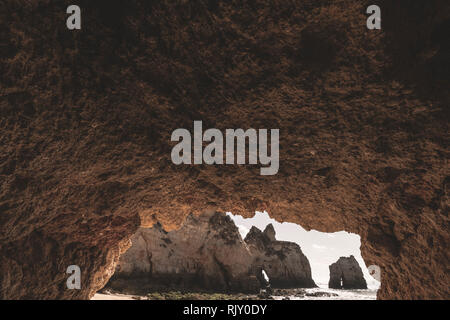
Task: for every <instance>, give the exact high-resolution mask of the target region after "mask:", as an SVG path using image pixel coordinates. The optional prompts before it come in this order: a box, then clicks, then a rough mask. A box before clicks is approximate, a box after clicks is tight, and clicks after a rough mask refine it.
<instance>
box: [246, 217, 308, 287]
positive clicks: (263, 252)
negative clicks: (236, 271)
mask: <svg viewBox="0 0 450 320" xmlns="http://www.w3.org/2000/svg"><path fill="white" fill-rule="evenodd" d="M245 242H246V243H247V245H248V247H249V250H250V252H251V254H252V256H253V264H254V266H255V268H256V269H258V270H264V271H266V273H267V276H268V277H269V280H270V285H271V286H272V287H273V288H313V287H316V284H315V283H314V281H313V280H312V278H311V266H310V265H309V261H308V259H307V258H306V256H305V255H304V254H303V252H302V250H301V249H300V246H299V245H298V244H296V243H293V242H288V241H277V240H276V239H275V230H274V228H273V225H272V224H269V225H267V227H266V229H265V230H264V232H261V230H259V229H258V228H256V227H252V228H251V229H250V231H249V233H248V234H247V236H246V237H245Z"/></svg>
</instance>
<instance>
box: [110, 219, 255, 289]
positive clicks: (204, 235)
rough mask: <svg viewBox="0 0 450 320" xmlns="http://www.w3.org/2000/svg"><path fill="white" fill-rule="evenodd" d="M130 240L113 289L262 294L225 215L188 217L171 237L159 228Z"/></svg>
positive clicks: (142, 231) (244, 248) (248, 258)
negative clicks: (130, 244) (130, 242)
mask: <svg viewBox="0 0 450 320" xmlns="http://www.w3.org/2000/svg"><path fill="white" fill-rule="evenodd" d="M131 241H132V246H131V248H130V249H129V250H128V251H127V252H126V253H125V254H123V255H122V256H121V258H120V261H119V263H118V265H117V268H116V272H115V274H114V276H113V278H112V279H111V281H110V282H109V284H108V286H109V287H111V288H113V289H125V290H127V289H128V290H135V291H136V290H141V291H142V292H144V293H147V292H148V291H152V290H198V291H214V292H243V293H257V292H259V288H260V285H259V282H258V279H257V277H256V275H255V274H254V273H252V269H251V268H250V267H251V262H252V256H251V254H250V252H249V250H248V248H247V246H246V245H245V243H244V241H243V240H242V238H241V236H240V234H239V231H238V229H237V227H236V225H235V224H234V222H233V221H232V220H231V219H230V218H229V217H228V216H226V215H225V214H224V213H218V212H210V213H206V214H204V215H201V216H199V217H195V216H192V215H190V216H188V217H187V219H186V221H185V223H184V224H183V226H182V227H181V228H180V229H178V230H174V231H170V232H166V231H165V230H164V229H163V228H162V227H161V225H159V224H157V225H156V226H154V227H153V228H140V229H139V230H138V232H137V233H136V234H135V235H134V236H133V237H132V238H131Z"/></svg>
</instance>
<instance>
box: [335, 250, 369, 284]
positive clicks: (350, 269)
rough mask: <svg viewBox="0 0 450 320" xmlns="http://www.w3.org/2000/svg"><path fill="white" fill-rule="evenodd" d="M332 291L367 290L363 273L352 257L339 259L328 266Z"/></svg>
mask: <svg viewBox="0 0 450 320" xmlns="http://www.w3.org/2000/svg"><path fill="white" fill-rule="evenodd" d="M328 287H329V288H332V289H367V283H366V280H365V279H364V275H363V272H362V270H361V267H360V266H359V264H358V262H357V261H356V259H355V257H354V256H350V257H341V258H339V260H338V261H336V262H335V263H333V264H332V265H330V281H329V283H328Z"/></svg>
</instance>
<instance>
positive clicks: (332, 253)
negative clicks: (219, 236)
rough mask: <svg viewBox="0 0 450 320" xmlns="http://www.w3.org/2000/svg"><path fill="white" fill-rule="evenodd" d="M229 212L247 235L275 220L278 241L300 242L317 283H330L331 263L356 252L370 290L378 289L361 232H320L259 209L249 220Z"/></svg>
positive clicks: (355, 254)
mask: <svg viewBox="0 0 450 320" xmlns="http://www.w3.org/2000/svg"><path fill="white" fill-rule="evenodd" d="M228 215H229V216H230V217H231V218H232V219H233V221H234V222H235V224H236V226H237V227H238V228H239V231H240V233H241V235H242V237H243V238H244V237H245V235H246V234H247V232H248V231H249V230H250V228H251V227H252V226H255V227H257V228H258V229H260V230H261V231H262V230H264V228H265V227H266V226H267V225H268V224H269V223H272V224H273V226H274V228H275V232H276V239H277V240H284V241H291V242H295V243H297V244H298V245H299V246H300V247H301V249H302V252H303V254H304V255H305V256H306V257H307V258H308V260H309V263H310V265H311V271H312V277H313V279H314V281H315V282H316V283H317V284H328V280H329V277H330V271H329V268H328V266H329V265H330V264H332V263H334V262H336V261H337V260H338V259H339V258H340V257H344V256H345V257H348V256H350V255H353V256H354V257H355V258H356V260H357V261H358V263H359V265H360V267H361V269H362V270H363V273H364V278H365V279H366V281H367V285H368V287H369V288H370V289H377V288H378V287H379V282H378V281H376V280H375V279H373V278H372V277H371V276H370V275H369V272H368V270H367V267H366V265H365V263H364V260H363V259H362V257H361V251H360V246H361V241H360V237H359V235H357V234H354V233H349V232H345V231H340V232H335V233H325V232H318V231H306V230H305V229H303V228H302V227H301V226H299V225H297V224H295V223H279V222H277V221H275V220H274V219H272V218H270V217H269V215H268V214H267V212H256V214H255V216H254V217H253V218H250V219H245V218H243V217H242V216H238V215H236V216H234V215H232V214H231V213H228Z"/></svg>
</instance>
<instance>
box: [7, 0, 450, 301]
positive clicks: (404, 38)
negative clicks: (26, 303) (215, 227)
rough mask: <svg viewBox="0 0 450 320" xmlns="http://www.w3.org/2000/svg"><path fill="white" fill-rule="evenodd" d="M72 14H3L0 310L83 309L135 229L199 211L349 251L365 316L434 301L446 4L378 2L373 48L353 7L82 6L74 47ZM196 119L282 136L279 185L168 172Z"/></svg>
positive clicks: (442, 191)
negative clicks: (338, 243) (70, 269)
mask: <svg viewBox="0 0 450 320" xmlns="http://www.w3.org/2000/svg"><path fill="white" fill-rule="evenodd" d="M69 4H72V1H64V0H34V1H29V0H2V1H1V2H0V133H1V134H0V288H1V290H0V297H1V298H4V299H8V298H66V299H69V298H88V297H89V296H90V295H91V294H92V293H93V292H94V291H95V289H96V288H98V287H100V286H101V285H102V284H103V283H104V282H105V281H106V279H107V277H108V275H109V274H110V270H111V269H112V267H113V264H114V261H115V260H116V258H117V255H118V253H119V252H120V250H121V247H122V246H125V243H127V240H128V239H129V238H130V237H131V236H132V235H133V234H134V233H135V232H136V230H137V228H138V226H139V217H140V221H141V224H142V225H143V226H146V225H151V224H153V223H154V222H156V221H159V222H160V223H161V224H162V225H163V226H164V228H165V229H167V230H172V229H174V228H178V227H180V226H181V224H182V222H183V221H184V220H185V218H186V216H187V215H188V214H189V213H194V214H195V215H198V214H199V213H201V212H203V211H205V210H207V209H208V208H215V209H217V210H219V211H232V212H233V213H235V214H241V215H244V216H246V217H249V216H252V215H253V214H254V211H255V210H256V209H258V210H267V211H268V212H269V214H270V215H271V216H272V217H273V218H275V219H277V220H278V221H289V222H294V223H298V224H300V225H301V226H302V227H304V228H306V229H312V228H313V229H317V230H319V231H324V232H334V231H339V230H346V231H349V232H354V233H357V234H359V235H360V236H361V242H362V248H361V249H362V255H363V258H364V260H365V262H366V263H367V264H376V265H379V266H380V267H381V270H382V274H381V277H382V285H381V289H380V290H379V291H378V297H379V298H382V299H407V298H416V299H417V298H439V299H448V298H449V297H450V294H449V293H450V292H449V285H448V284H449V283H450V279H449V273H448V265H449V260H450V259H449V252H450V251H449V247H448V246H449V243H450V239H449V232H448V230H449V221H448V212H449V201H450V195H449V192H450V166H449V163H448V159H449V150H448V146H449V144H450V141H449V132H450V130H449V126H448V124H449V121H448V119H449V110H450V109H449V107H448V106H449V96H448V88H449V74H450V72H449V66H450V61H449V59H448V57H449V42H448V34H449V19H448V17H449V7H450V3H449V2H448V1H447V0H429V1H417V2H416V1H414V2H411V1H407V0H399V1H391V0H380V1H378V2H377V4H378V5H379V6H380V7H381V8H382V15H383V16H382V23H383V26H382V28H383V29H382V30H381V31H373V30H367V29H366V27H365V24H366V15H365V9H366V7H367V6H368V5H369V4H372V3H371V2H369V1H357V0H306V1H285V0H270V1H269V0H253V1H247V2H242V1H209V0H190V1H182V0H177V1H147V0H129V1H119V0H108V1H107V0H96V1H88V0H79V1H77V4H78V5H80V6H81V8H82V14H83V26H82V28H83V29H82V30H81V31H76V32H72V31H68V30H67V28H66V25H65V19H66V14H65V9H66V7H67V6H68V5H69ZM194 120H203V123H204V126H205V127H215V128H219V129H226V128H239V127H242V128H244V129H246V128H250V127H253V128H279V129H280V171H279V173H278V174H277V175H276V176H265V177H263V176H260V175H259V166H232V165H228V166H203V165H198V166H175V165H173V164H172V163H171V161H170V149H171V144H170V143H169V141H170V135H171V133H172V131H173V130H174V129H176V128H189V129H191V128H192V124H193V121H194ZM122 243H123V244H122ZM121 244H122V245H121ZM71 264H78V265H79V266H80V267H81V269H82V273H83V277H82V290H81V291H69V290H66V289H65V280H66V275H65V273H64V272H65V269H66V268H67V266H68V265H71Z"/></svg>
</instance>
